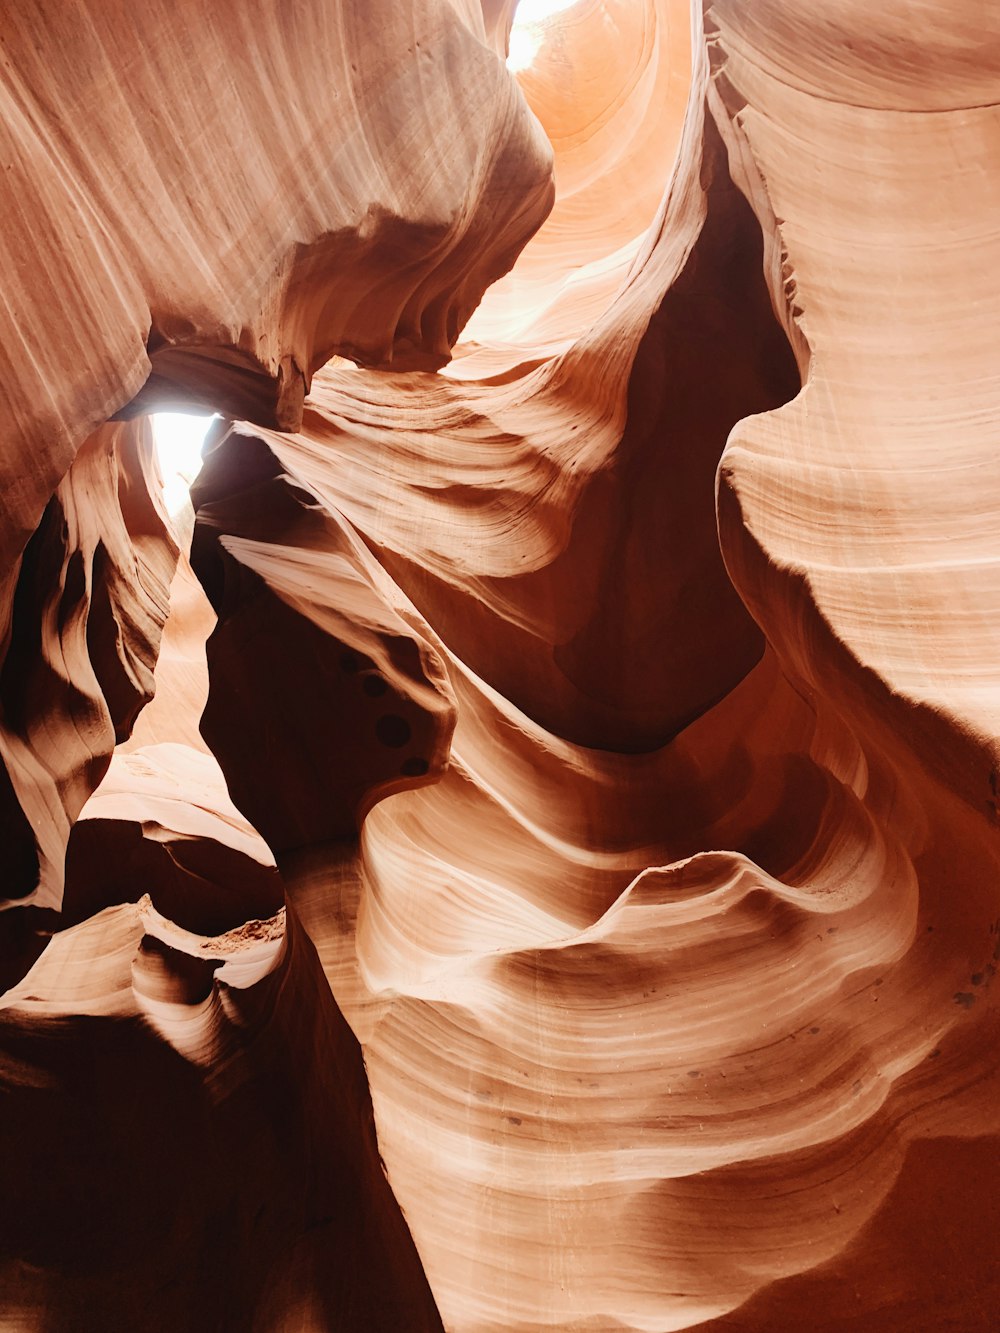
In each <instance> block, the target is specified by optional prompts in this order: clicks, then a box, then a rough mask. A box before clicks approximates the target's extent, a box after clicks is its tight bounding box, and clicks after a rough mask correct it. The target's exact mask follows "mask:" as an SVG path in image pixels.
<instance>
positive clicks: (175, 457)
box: [153, 412, 215, 516]
mask: <svg viewBox="0 0 1000 1333" xmlns="http://www.w3.org/2000/svg"><path fill="white" fill-rule="evenodd" d="M214 420H215V416H214V415H213V416H194V415H191V414H189V413H186V412H156V413H154V415H153V441H154V443H155V445H156V457H157V461H158V462H159V465H160V472H161V473H162V474H163V498H164V500H165V502H166V506H167V512H168V513H169V514H170V515H171V516H173V515H175V514H179V513H180V511H181V510H182V509H183V508H184V506H185V505H186V504H187V501H188V494H189V492H190V490H191V483H192V482H193V481H194V479H195V477H197V475H198V473H199V472H200V471H201V447H202V445H203V444H204V442H205V436H206V435H207V434H208V428H209V426H210V425H211V424H212V422H213V421H214Z"/></svg>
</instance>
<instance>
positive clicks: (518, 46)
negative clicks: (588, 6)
mask: <svg viewBox="0 0 1000 1333" xmlns="http://www.w3.org/2000/svg"><path fill="white" fill-rule="evenodd" d="M579 3H580V0H521V2H520V4H519V5H518V7H517V13H516V14H515V15H514V25H513V27H512V28H511V30H510V42H509V44H508V52H507V68H508V69H509V70H510V71H511V73H512V74H517V73H518V72H519V71H520V70H522V69H527V68H528V67H529V65H531V63H532V61H533V60H534V59H535V56H536V55H537V54H538V51H539V48H540V47H541V45H542V42H543V41H544V39H545V26H544V25H545V20H546V19H549V18H552V16H553V15H555V14H561V13H562V12H563V10H566V9H572V8H573V6H574V5H577V4H579Z"/></svg>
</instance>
